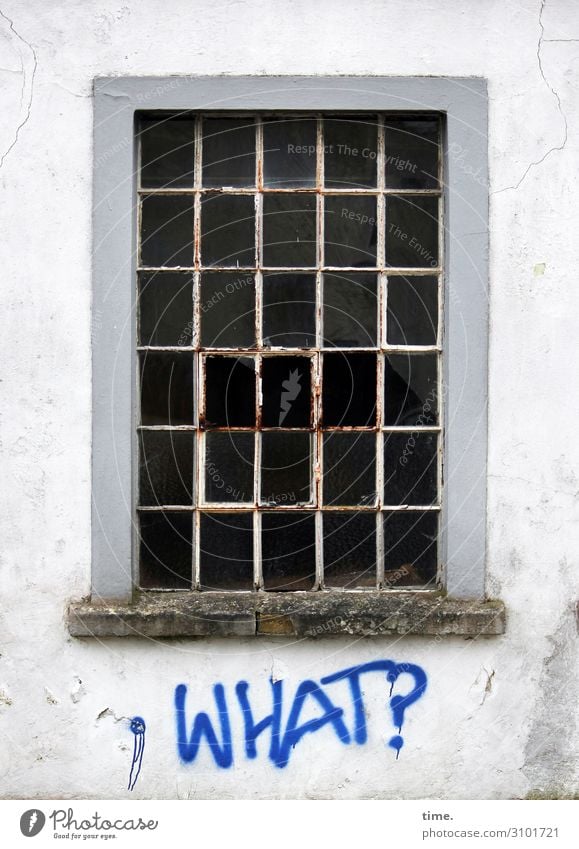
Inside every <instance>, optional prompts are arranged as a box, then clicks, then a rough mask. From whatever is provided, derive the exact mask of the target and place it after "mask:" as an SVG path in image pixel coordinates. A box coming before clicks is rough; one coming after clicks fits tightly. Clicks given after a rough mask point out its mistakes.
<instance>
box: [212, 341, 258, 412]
mask: <svg viewBox="0 0 579 849" xmlns="http://www.w3.org/2000/svg"><path fill="white" fill-rule="evenodd" d="M204 424H205V427H207V428H212V427H255V360H254V359H253V358H252V357H206V359H205V423H204Z"/></svg>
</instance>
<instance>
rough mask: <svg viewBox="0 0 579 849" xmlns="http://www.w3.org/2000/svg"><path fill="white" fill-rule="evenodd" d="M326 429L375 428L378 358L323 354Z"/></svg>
mask: <svg viewBox="0 0 579 849" xmlns="http://www.w3.org/2000/svg"><path fill="white" fill-rule="evenodd" d="M322 421H323V425H324V427H373V426H374V425H375V424H376V355H375V354H324V365H323V388H322Z"/></svg>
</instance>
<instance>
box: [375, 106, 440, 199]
mask: <svg viewBox="0 0 579 849" xmlns="http://www.w3.org/2000/svg"><path fill="white" fill-rule="evenodd" d="M385 141H386V186H387V188H389V189H437V188H438V119H437V118H409V119H403V118H398V119H396V120H395V121H389V122H388V125H387V126H386V128H385Z"/></svg>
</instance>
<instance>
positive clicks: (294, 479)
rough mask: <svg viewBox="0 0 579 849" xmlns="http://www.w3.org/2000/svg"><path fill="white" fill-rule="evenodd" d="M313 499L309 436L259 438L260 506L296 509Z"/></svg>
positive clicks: (284, 434)
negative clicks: (268, 505)
mask: <svg viewBox="0 0 579 849" xmlns="http://www.w3.org/2000/svg"><path fill="white" fill-rule="evenodd" d="M311 498H312V436H311V434H309V433H283V432H279V431H277V432H273V433H263V434H262V435H261V503H262V504H281V505H286V506H287V505H292V504H293V505H296V504H303V503H307V502H309V501H311Z"/></svg>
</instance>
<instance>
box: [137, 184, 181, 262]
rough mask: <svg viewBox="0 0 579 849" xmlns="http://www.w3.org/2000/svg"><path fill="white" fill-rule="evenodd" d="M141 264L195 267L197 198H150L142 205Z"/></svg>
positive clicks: (155, 196) (159, 196)
mask: <svg viewBox="0 0 579 849" xmlns="http://www.w3.org/2000/svg"><path fill="white" fill-rule="evenodd" d="M141 265H145V266H151V267H153V268H158V267H160V266H167V267H171V266H182V267H186V268H190V267H191V266H192V265H193V198H192V197H189V196H188V195H148V196H146V197H144V198H143V200H142V202H141Z"/></svg>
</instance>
